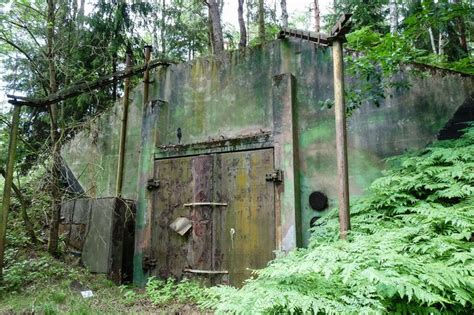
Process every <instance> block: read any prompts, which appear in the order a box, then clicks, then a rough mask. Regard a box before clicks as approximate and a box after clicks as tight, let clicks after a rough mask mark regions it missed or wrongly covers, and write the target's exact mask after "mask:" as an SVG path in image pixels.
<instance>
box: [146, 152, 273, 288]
mask: <svg viewBox="0 0 474 315" xmlns="http://www.w3.org/2000/svg"><path fill="white" fill-rule="evenodd" d="M272 171H273V149H264V150H256V151H245V152H233V153H222V154H214V155H203V156H194V157H184V158H174V159H165V160H157V161H155V178H156V179H158V180H159V181H160V187H159V188H158V189H157V190H156V191H155V192H154V193H153V211H152V213H153V214H152V218H151V219H152V222H153V223H152V242H151V243H152V248H153V250H152V255H153V258H155V259H156V263H157V265H156V268H155V269H154V270H153V271H152V275H157V276H160V277H169V276H174V277H178V278H181V276H182V274H183V271H184V269H186V268H189V269H193V270H202V271H225V270H228V271H229V275H224V276H223V275H222V274H214V275H209V274H202V275H199V274H197V275H196V274H195V276H197V277H201V278H204V279H206V283H212V284H217V283H222V282H226V281H228V280H227V279H229V278H230V283H231V284H233V285H236V286H239V285H241V284H242V282H243V281H244V280H245V279H247V278H249V276H250V271H249V270H247V269H248V268H250V269H257V268H262V267H264V266H265V265H266V264H267V262H268V261H270V260H271V259H272V258H273V250H274V249H275V214H274V185H273V183H272V182H267V181H266V180H265V174H266V173H271V172H272ZM198 202H201V203H202V202H217V203H227V204H228V206H227V207H226V206H222V205H220V206H203V205H196V206H189V207H184V204H192V203H198ZM179 216H185V217H187V218H189V219H190V220H191V221H192V230H191V231H190V232H188V233H187V234H185V235H184V236H181V235H179V234H178V233H177V232H175V231H173V230H172V229H171V228H170V227H169V225H170V224H171V223H172V222H173V221H174V220H175V219H176V218H178V217H179ZM231 231H235V233H234V234H233V235H232V234H231Z"/></svg>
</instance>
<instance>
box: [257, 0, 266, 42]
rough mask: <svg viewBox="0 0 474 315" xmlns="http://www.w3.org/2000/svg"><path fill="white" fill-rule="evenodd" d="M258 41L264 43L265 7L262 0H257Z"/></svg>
mask: <svg viewBox="0 0 474 315" xmlns="http://www.w3.org/2000/svg"><path fill="white" fill-rule="evenodd" d="M258 41H259V42H260V43H263V42H265V7H264V0H258Z"/></svg>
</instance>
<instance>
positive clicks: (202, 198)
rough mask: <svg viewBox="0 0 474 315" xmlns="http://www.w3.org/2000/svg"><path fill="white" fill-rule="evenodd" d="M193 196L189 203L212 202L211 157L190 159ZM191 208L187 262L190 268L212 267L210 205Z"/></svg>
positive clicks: (207, 268) (206, 268) (202, 268)
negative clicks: (191, 224)
mask: <svg viewBox="0 0 474 315" xmlns="http://www.w3.org/2000/svg"><path fill="white" fill-rule="evenodd" d="M191 164H192V165H191V168H192V175H193V187H192V193H193V198H192V199H190V200H188V202H190V203H198V202H212V201H213V200H212V197H213V157H212V156H210V155H206V156H198V157H194V158H193V159H192V163H191ZM190 208H191V221H192V222H193V228H192V231H191V235H192V242H191V244H190V245H191V248H190V250H189V251H188V264H189V266H190V267H191V268H192V269H198V270H211V268H212V207H210V206H193V207H190Z"/></svg>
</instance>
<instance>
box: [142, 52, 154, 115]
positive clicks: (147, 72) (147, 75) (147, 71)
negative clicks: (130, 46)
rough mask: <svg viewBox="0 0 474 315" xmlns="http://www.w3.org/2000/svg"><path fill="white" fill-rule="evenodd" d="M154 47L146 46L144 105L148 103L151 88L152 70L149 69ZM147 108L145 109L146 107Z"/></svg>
mask: <svg viewBox="0 0 474 315" xmlns="http://www.w3.org/2000/svg"><path fill="white" fill-rule="evenodd" d="M151 52H152V47H151V46H149V45H147V46H145V64H146V69H145V72H144V73H143V105H146V104H147V103H148V90H149V86H150V69H149V68H148V66H149V64H150V59H151ZM144 108H145V107H144Z"/></svg>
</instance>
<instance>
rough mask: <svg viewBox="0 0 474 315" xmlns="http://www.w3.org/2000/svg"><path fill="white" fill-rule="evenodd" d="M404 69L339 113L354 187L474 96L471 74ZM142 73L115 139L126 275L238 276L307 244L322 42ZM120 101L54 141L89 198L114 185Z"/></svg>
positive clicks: (329, 173)
mask: <svg viewBox="0 0 474 315" xmlns="http://www.w3.org/2000/svg"><path fill="white" fill-rule="evenodd" d="M401 76H406V78H407V80H410V82H411V84H412V87H411V88H410V89H409V90H400V91H395V93H394V95H393V97H391V98H390V97H387V98H386V99H385V100H384V102H382V104H381V105H380V108H375V107H374V106H371V105H366V106H364V107H362V108H361V109H359V110H358V111H356V112H355V113H354V114H353V116H352V117H351V119H350V120H349V125H348V135H349V139H348V143H349V167H350V190H351V193H352V194H353V195H358V194H361V193H362V192H363V190H364V189H365V188H367V186H368V184H369V183H370V182H371V181H372V180H373V179H375V178H376V177H377V176H379V175H380V172H381V170H382V168H383V159H384V158H386V157H390V156H393V155H397V154H401V153H403V152H405V151H407V150H411V149H417V148H422V147H425V146H426V145H427V144H429V143H430V142H431V141H433V140H435V139H436V137H437V135H438V133H439V131H440V130H441V129H442V128H443V127H444V126H445V125H446V124H447V123H448V122H449V121H450V119H451V118H452V117H453V115H454V113H455V112H456V111H457V110H458V109H459V107H460V106H461V105H462V104H465V103H466V102H471V104H472V87H473V80H472V77H469V76H462V75H460V74H456V73H451V72H447V73H439V72H436V71H435V73H433V75H432V76H431V77H427V78H423V79H416V80H413V79H411V78H410V77H408V75H407V74H404V73H402V74H401ZM151 82H152V83H151V84H150V86H149V97H148V99H149V101H147V102H143V94H142V87H141V86H139V87H137V88H136V89H134V90H133V91H132V93H131V99H132V103H131V105H130V108H129V112H128V115H129V123H128V130H127V139H126V143H125V147H126V154H125V167H124V170H125V175H124V187H123V197H124V198H127V199H131V200H134V201H136V209H137V210H136V220H135V246H134V249H135V251H134V257H133V269H134V272H133V276H134V281H135V282H136V283H137V284H143V283H144V281H145V280H146V278H147V277H148V276H160V277H168V276H175V277H178V278H179V277H183V276H188V277H197V278H199V279H202V280H204V281H206V282H208V283H212V284H216V283H230V284H233V285H239V284H240V283H241V282H242V281H243V280H244V279H245V278H247V277H248V276H249V271H248V269H255V268H261V267H264V266H265V264H266V263H267V262H268V261H269V260H270V259H272V258H273V257H274V251H288V250H291V249H294V248H295V247H297V246H304V245H305V244H307V241H308V238H309V234H310V231H309V228H310V226H315V225H317V224H318V223H317V218H318V217H320V216H321V215H323V214H324V212H325V211H327V209H329V208H332V207H334V206H335V192H336V175H335V174H336V170H335V159H334V156H335V144H334V143H335V139H334V137H335V135H334V134H335V132H334V119H333V113H332V111H331V109H328V108H323V107H321V106H320V105H318V104H319V103H320V101H325V100H326V99H330V98H332V62H331V55H330V53H329V51H328V49H327V48H324V47H318V46H314V45H313V44H310V43H306V42H301V41H299V40H276V41H274V42H271V43H268V44H266V45H263V46H258V47H255V48H250V49H247V50H245V51H234V52H229V53H227V54H226V55H225V56H223V57H220V58H207V59H206V58H205V59H198V60H195V61H193V62H190V63H184V64H178V65H171V66H168V67H160V68H157V69H156V70H155V71H154V72H152V73H151ZM428 87H429V88H428ZM120 112H121V104H116V106H115V107H113V108H112V109H110V110H109V111H108V112H106V113H104V114H103V115H101V116H100V117H98V118H96V119H95V120H92V121H91V122H90V124H89V127H88V128H87V129H85V130H84V131H82V132H81V133H80V134H78V135H77V136H76V137H75V138H74V139H73V140H72V141H71V142H70V143H69V144H68V145H67V146H65V148H64V150H63V152H62V155H63V158H64V159H65V161H66V162H67V164H68V167H69V168H70V170H71V172H72V173H73V174H74V175H75V176H76V179H77V180H78V182H79V183H80V184H81V186H82V188H83V190H84V191H85V193H86V194H87V195H88V196H90V197H91V198H101V197H108V196H111V195H114V184H115V177H116V165H117V152H118V149H117V148H118V145H119V143H118V142H119V141H118V138H119V137H118V130H119V126H120V125H119V124H120V118H121V117H120ZM84 153H87V154H86V155H85V154H84ZM313 192H320V193H321V194H322V195H324V196H326V198H327V200H326V201H325V202H323V201H324V198H323V197H321V196H319V197H320V198H322V199H323V200H321V199H318V200H316V201H319V202H318V203H320V204H325V207H322V208H321V209H320V210H319V211H315V210H314V209H313V207H312V205H311V204H310V202H309V200H310V199H311V198H310V196H311V195H312V193H313ZM326 203H327V207H326ZM173 223H175V225H173V226H170V225H172V224H173ZM178 225H179V227H178ZM178 232H179V233H178Z"/></svg>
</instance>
